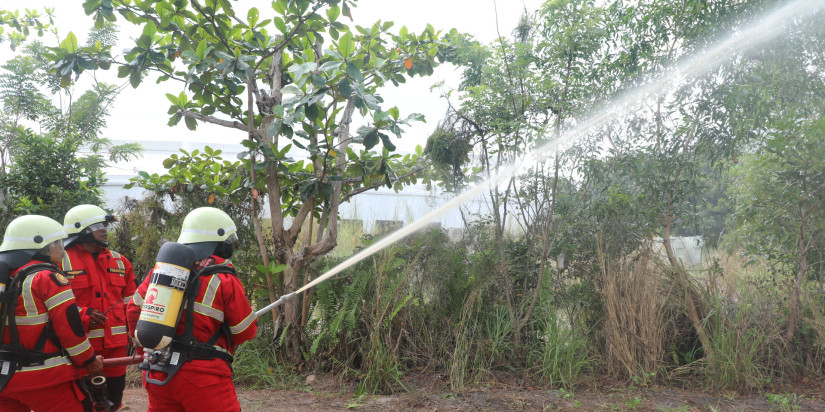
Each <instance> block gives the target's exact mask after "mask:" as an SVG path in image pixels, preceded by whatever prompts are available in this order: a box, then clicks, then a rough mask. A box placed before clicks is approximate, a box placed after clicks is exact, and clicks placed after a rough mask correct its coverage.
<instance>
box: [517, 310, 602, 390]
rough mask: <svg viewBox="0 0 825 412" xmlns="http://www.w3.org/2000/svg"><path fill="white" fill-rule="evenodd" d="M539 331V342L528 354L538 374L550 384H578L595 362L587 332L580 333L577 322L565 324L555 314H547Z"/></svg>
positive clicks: (566, 385)
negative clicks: (575, 323)
mask: <svg viewBox="0 0 825 412" xmlns="http://www.w3.org/2000/svg"><path fill="white" fill-rule="evenodd" d="M537 322H540V323H542V320H537ZM539 331H540V332H539V333H541V335H540V338H539V340H540V342H539V343H538V345H536V349H535V350H534V351H533V352H532V353H531V354H530V357H531V359H533V360H532V362H531V363H533V364H534V365H536V367H537V369H538V375H539V376H540V377H541V378H542V380H544V381H545V382H547V383H548V384H549V385H551V386H553V387H556V386H562V387H565V388H568V389H571V388H573V387H575V386H576V385H578V384H579V383H580V380H581V379H582V377H583V376H584V375H585V374H586V373H589V372H590V371H591V368H593V366H594V364H595V363H596V359H595V357H594V356H593V354H592V352H591V351H592V348H591V347H590V342H589V341H588V338H587V333H582V327H581V326H580V325H570V326H568V325H567V322H565V321H564V319H561V318H560V317H559V316H558V314H554V313H549V314H547V317H546V319H544V320H543V324H542V327H541V328H540V329H539ZM585 332H586V331H585Z"/></svg>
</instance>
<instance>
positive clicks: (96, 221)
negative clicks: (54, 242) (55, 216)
mask: <svg viewBox="0 0 825 412" xmlns="http://www.w3.org/2000/svg"><path fill="white" fill-rule="evenodd" d="M116 221H117V218H115V216H114V215H112V214H111V213H106V211H105V210H103V209H102V208H100V207H98V206H95V205H78V206H75V207H73V208H71V209H69V211H68V212H66V216H65V217H64V218H63V227H64V228H65V229H66V233H68V234H69V239H68V240H67V241H66V245H69V244H70V243H72V242H74V241H76V240H77V239H78V238H79V237H81V236H84V233H81V232H84V231H86V234H90V232H91V231H95V230H99V229H105V228H106V227H107V226H108V225H109V223H112V222H116ZM87 228H88V229H89V230H88V231H87V230H86V229H87ZM103 243H106V242H103ZM102 246H104V247H108V246H109V245H108V244H103V245H102Z"/></svg>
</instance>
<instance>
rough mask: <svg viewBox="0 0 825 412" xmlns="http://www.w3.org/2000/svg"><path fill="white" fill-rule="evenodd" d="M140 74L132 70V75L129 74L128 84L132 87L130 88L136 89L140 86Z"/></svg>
mask: <svg viewBox="0 0 825 412" xmlns="http://www.w3.org/2000/svg"><path fill="white" fill-rule="evenodd" d="M140 80H141V79H140V72H139V71H137V70H132V73H130V74H129V84H131V85H132V88H135V89H137V87H138V86H140Z"/></svg>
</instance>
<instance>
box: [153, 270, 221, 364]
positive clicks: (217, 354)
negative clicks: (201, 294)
mask: <svg viewBox="0 0 825 412" xmlns="http://www.w3.org/2000/svg"><path fill="white" fill-rule="evenodd" d="M217 273H229V274H231V275H233V276H237V274H236V272H235V269H234V268H233V267H232V266H229V265H211V266H207V267H205V268H203V269H201V270H200V271H198V272H197V273H195V274H194V276H190V277H189V282H187V285H186V291H185V292H184V301H185V303H184V305H185V309H186V319H185V324H184V333H183V335H176V336H175V337H174V338H173V339H172V343H170V344H169V347H170V349H171V350H172V351H174V352H180V354H181V357H182V358H183V362H179V363H178V365H183V363H185V362H189V361H191V360H211V359H223V360H224V361H226V363H227V364H228V365H229V367H230V368H231V367H232V361H233V360H234V357H233V356H232V355H231V354H230V353H229V352H228V351H226V350H222V349H220V348H216V347H215V346H214V345H215V343H217V342H218V339H220V337H221V336H222V335H225V336H226V337H227V339H228V342H229V345H230V346H231V345H232V334H231V333H230V331H229V327H228V326H227V325H226V323H223V324H221V327H220V328H219V329H218V330H217V331H215V334H213V335H212V336H211V337H210V338H209V339H208V340H207V341H206V342H202V341H199V340H197V339H196V338H195V337H194V330H195V310H194V308H195V298H196V297H197V295H198V291H199V290H200V285H201V278H202V277H204V276H210V275H214V274H217Z"/></svg>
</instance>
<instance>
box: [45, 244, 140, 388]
mask: <svg viewBox="0 0 825 412" xmlns="http://www.w3.org/2000/svg"><path fill="white" fill-rule="evenodd" d="M61 266H62V269H63V271H64V272H65V273H66V277H68V278H69V280H71V282H72V290H73V291H74V294H75V299H76V300H77V305H78V306H79V307H80V308H81V313H80V314H81V318H82V319H83V326H84V327H85V328H86V330H87V331H88V335H89V341H90V342H91V343H92V347H93V348H94V349H95V352H97V354H98V355H102V356H103V357H104V358H119V357H124V356H126V345H127V343H128V339H129V334H128V331H127V330H126V305H125V303H123V302H122V300H123V299H124V298H127V299H130V298H131V297H132V295H134V294H135V289H136V286H135V272H134V271H133V270H132V263H131V262H129V260H128V259H126V258H125V257H123V256H122V255H120V254H119V253H117V252H115V251H112V250H109V249H106V248H103V247H101V248H100V252H98V253H97V256H95V255H93V254H91V253H89V252H87V251H86V250H84V249H83V247H81V246H80V245H73V246H71V247H69V248H68V249H66V255H65V256H64V257H63V262H62V263H61ZM92 308H94V309H97V310H98V311H100V312H105V311H106V310H109V309H111V310H109V312H107V313H106V317H107V319H106V324H105V325H95V328H94V329H91V328H90V327H89V322H90V320H91V317H90V316H89V312H90V309H92ZM103 373H104V374H105V375H106V376H107V377H110V378H114V377H118V376H123V375H124V374H126V366H114V367H109V368H105V369H103Z"/></svg>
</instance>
